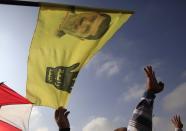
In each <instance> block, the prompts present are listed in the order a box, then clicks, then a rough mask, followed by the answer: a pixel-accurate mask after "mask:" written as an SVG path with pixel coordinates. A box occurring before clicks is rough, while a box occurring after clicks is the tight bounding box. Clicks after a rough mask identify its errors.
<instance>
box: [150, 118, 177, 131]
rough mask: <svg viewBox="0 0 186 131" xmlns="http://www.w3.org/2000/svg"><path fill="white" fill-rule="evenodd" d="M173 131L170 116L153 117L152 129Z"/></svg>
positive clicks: (155, 130) (154, 130)
mask: <svg viewBox="0 0 186 131" xmlns="http://www.w3.org/2000/svg"><path fill="white" fill-rule="evenodd" d="M162 130H163V131H174V127H173V126H172V125H171V122H170V118H164V117H159V116H156V117H153V131H162Z"/></svg>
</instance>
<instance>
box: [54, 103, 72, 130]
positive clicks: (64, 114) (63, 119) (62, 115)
mask: <svg viewBox="0 0 186 131" xmlns="http://www.w3.org/2000/svg"><path fill="white" fill-rule="evenodd" d="M69 113H70V112H69V111H67V110H66V109H64V108H63V107H59V108H58V109H57V110H56V111H55V120H56V123H57V125H58V127H59V131H70V123H69V120H68V115H69Z"/></svg>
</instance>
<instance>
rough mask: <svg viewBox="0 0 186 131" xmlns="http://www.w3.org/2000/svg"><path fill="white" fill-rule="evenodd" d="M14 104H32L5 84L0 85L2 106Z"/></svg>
mask: <svg viewBox="0 0 186 131" xmlns="http://www.w3.org/2000/svg"><path fill="white" fill-rule="evenodd" d="M12 104H32V103H31V102H30V101H28V100H27V99H26V98H24V97H22V96H21V95H19V94H18V93H17V92H15V91H14V90H12V89H10V88H9V87H8V86H6V85H5V84H1V85H0V106H2V105H12Z"/></svg>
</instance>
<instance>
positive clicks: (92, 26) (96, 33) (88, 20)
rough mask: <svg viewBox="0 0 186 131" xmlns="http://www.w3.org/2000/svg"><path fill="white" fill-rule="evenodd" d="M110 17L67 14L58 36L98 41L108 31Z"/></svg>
mask: <svg viewBox="0 0 186 131" xmlns="http://www.w3.org/2000/svg"><path fill="white" fill-rule="evenodd" d="M110 22H111V17H110V16H109V15H107V14H100V13H95V12H89V13H80V14H69V15H67V16H66V17H65V18H64V21H63V22H62V24H61V26H60V29H59V34H60V33H61V36H62V35H63V34H66V33H67V34H70V35H73V36H76V37H79V38H84V39H92V40H94V39H99V38H101V37H102V36H103V35H104V33H105V32H106V31H107V30H108V28H109V25H110Z"/></svg>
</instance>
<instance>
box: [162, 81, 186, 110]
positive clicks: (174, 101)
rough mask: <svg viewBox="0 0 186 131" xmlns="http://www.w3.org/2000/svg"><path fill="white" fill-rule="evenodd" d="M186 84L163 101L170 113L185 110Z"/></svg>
mask: <svg viewBox="0 0 186 131" xmlns="http://www.w3.org/2000/svg"><path fill="white" fill-rule="evenodd" d="M185 93H186V82H185V83H182V84H181V85H179V86H178V87H177V88H175V89H174V90H173V91H172V92H171V93H169V94H168V95H167V96H165V97H164V99H163V107H164V108H165V109H166V110H168V111H170V110H176V109H183V108H184V109H185V108H186V102H185Z"/></svg>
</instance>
